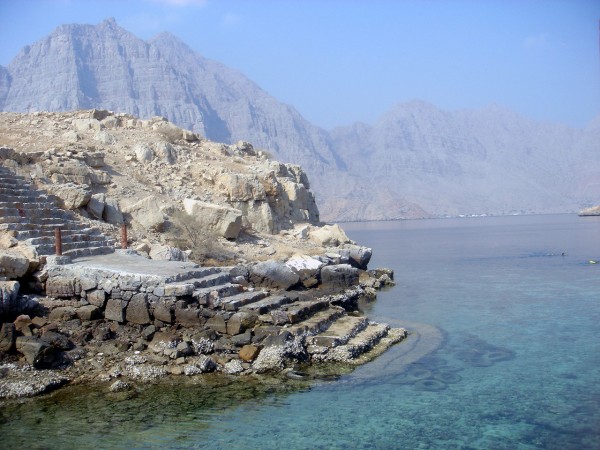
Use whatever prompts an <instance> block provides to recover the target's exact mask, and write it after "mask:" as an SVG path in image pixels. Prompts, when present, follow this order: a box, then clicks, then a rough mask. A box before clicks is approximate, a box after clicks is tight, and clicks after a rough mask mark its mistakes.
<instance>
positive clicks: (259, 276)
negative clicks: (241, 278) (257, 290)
mask: <svg viewBox="0 0 600 450" xmlns="http://www.w3.org/2000/svg"><path fill="white" fill-rule="evenodd" d="M249 278H250V281H251V282H252V283H254V284H257V285H260V286H264V287H267V288H275V289H289V288H291V287H292V286H294V285H296V284H298V282H299V281H300V276H299V275H298V274H297V273H296V272H294V271H293V270H292V269H291V268H290V267H288V266H287V265H285V264H284V263H282V262H278V261H264V262H259V263H258V264H255V265H254V266H252V267H250V276H249Z"/></svg>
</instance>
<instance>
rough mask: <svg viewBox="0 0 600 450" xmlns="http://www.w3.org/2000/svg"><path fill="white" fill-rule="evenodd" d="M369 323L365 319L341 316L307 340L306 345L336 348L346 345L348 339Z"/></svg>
mask: <svg viewBox="0 0 600 450" xmlns="http://www.w3.org/2000/svg"><path fill="white" fill-rule="evenodd" d="M367 325H369V321H368V320H367V318H366V317H357V316H347V315H345V316H342V317H340V318H339V319H337V320H336V321H335V322H332V323H331V324H330V325H329V327H328V328H327V329H326V330H325V331H321V332H320V333H319V334H317V335H316V336H312V337H311V338H309V340H308V343H309V344H312V345H318V346H321V347H337V346H338V345H343V344H346V343H347V342H348V341H349V340H350V338H352V337H354V336H356V334H357V333H358V332H360V331H362V330H364V329H365V328H366V327H367Z"/></svg>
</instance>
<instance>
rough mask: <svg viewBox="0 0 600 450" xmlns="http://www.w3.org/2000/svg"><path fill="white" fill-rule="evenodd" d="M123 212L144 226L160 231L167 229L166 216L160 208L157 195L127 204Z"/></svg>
mask: <svg viewBox="0 0 600 450" xmlns="http://www.w3.org/2000/svg"><path fill="white" fill-rule="evenodd" d="M123 212H124V213H125V214H128V215H129V216H130V217H131V218H132V219H133V220H134V221H135V222H137V224H139V225H140V226H141V227H142V228H145V229H149V230H153V231H159V232H161V231H164V229H165V216H164V214H163V213H162V212H161V210H160V204H159V203H158V201H157V200H156V197H154V196H152V195H150V196H148V197H146V198H144V199H142V200H140V201H139V202H136V203H134V204H132V205H129V206H126V207H125V208H123Z"/></svg>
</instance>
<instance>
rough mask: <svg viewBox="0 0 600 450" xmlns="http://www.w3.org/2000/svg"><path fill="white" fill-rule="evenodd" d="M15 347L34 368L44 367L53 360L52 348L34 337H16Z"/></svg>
mask: <svg viewBox="0 0 600 450" xmlns="http://www.w3.org/2000/svg"><path fill="white" fill-rule="evenodd" d="M16 347H17V351H18V352H19V353H22V354H23V356H25V359H26V360H27V362H28V363H29V364H31V365H32V366H34V367H38V368H41V367H44V366H46V365H47V364H49V363H51V362H52V361H53V360H54V347H52V346H51V345H49V344H48V343H47V342H45V341H43V340H42V339H40V338H38V337H35V336H18V337H17V339H16Z"/></svg>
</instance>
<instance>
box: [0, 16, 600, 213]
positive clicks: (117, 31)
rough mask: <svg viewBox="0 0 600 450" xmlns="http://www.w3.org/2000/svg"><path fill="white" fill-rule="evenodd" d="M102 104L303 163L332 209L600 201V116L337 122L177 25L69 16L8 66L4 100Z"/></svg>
mask: <svg viewBox="0 0 600 450" xmlns="http://www.w3.org/2000/svg"><path fill="white" fill-rule="evenodd" d="M91 108H101V109H109V110H113V111H117V112H127V113H130V114H134V115H136V116H139V117H142V118H148V117H151V116H156V115H160V116H164V117H167V118H168V119H169V120H171V121H172V122H174V123H176V124H178V125H180V126H182V127H185V128H188V129H191V130H194V131H196V132H199V133H201V134H203V135H205V136H206V137H207V138H209V139H211V140H216V141H221V142H226V143H233V142H236V141H239V140H245V141H249V142H251V143H253V144H254V146H255V147H259V148H263V149H265V150H268V151H269V152H271V153H272V154H273V156H274V157H275V158H276V159H278V160H282V161H286V162H293V163H297V164H300V165H302V167H303V168H304V169H305V170H306V171H307V173H308V174H309V178H310V180H311V183H312V189H313V191H314V192H315V193H316V194H317V200H318V203H319V208H320V210H321V217H322V218H323V219H325V220H336V221H343V220H385V219H398V218H416V217H438V216H457V215H473V214H521V213H547V212H574V211H577V210H579V209H581V208H582V207H585V206H590V205H592V204H596V203H598V202H599V201H600V177H599V176H598V174H599V169H600V152H599V151H598V150H600V117H598V118H597V119H596V120H594V121H592V122H591V123H590V124H589V125H588V126H587V127H586V128H584V129H574V128H569V127H567V126H563V125H559V124H548V123H540V122H535V121H532V120H529V119H527V118H524V117H522V116H519V115H517V114H516V113H514V112H512V111H510V110H507V109H504V108H501V107H498V106H490V107H488V108H485V109H482V110H462V111H453V112H447V111H442V110H440V109H438V108H436V107H435V106H433V105H430V104H427V103H424V102H420V101H412V102H409V103H401V104H398V105H396V106H395V107H394V108H393V109H392V110H390V111H389V112H387V113H386V114H384V115H383V116H382V117H381V118H380V119H379V120H378V121H377V122H375V123H374V124H371V125H368V124H363V123H355V124H352V125H350V126H348V127H342V128H336V129H334V130H330V131H327V130H324V129H321V128H319V127H317V126H315V125H313V124H311V123H309V122H308V121H307V120H305V119H304V118H303V117H302V116H301V115H300V114H299V113H298V111H296V110H295V109H294V108H293V107H292V106H289V105H286V104H284V103H281V102H279V101H277V100H276V99H275V98H273V97H272V96H270V95H269V94H268V93H267V92H265V91H264V90H263V89H261V88H260V87H259V86H257V85H256V84H255V83H254V82H252V81H251V80H249V79H248V78H246V77H245V76H244V75H243V74H242V73H240V72H238V71H236V70H234V69H231V68H228V67H226V66H224V65H223V64H220V63H218V62H215V61H211V60H208V59H206V58H203V57H202V56H201V55H200V54H198V53H197V52H195V51H193V50H191V49H190V48H189V47H188V46H186V45H185V44H184V43H183V42H181V41H180V40H179V39H177V38H176V37H175V36H173V35H171V34H168V33H162V34H159V35H158V36H156V37H155V38H153V39H151V40H149V41H144V40H141V39H139V38H137V37H136V36H134V35H133V34H131V33H129V32H128V31H126V30H124V29H123V28H121V27H119V26H118V25H117V24H116V22H115V21H114V20H113V19H108V20H106V21H104V22H102V23H101V24H99V25H96V26H92V25H63V26H61V27H59V28H57V29H56V30H55V31H54V32H53V33H52V34H51V35H49V36H48V37H46V38H44V39H42V40H41V41H38V42H36V43H34V44H32V45H30V46H26V47H25V48H23V49H22V50H21V51H20V53H19V54H18V55H17V56H16V57H15V58H14V59H13V60H12V61H11V63H10V64H9V65H8V67H2V66H0V110H3V111H18V112H28V111H41V110H45V111H67V110H74V109H91ZM0 144H1V142H0Z"/></svg>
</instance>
